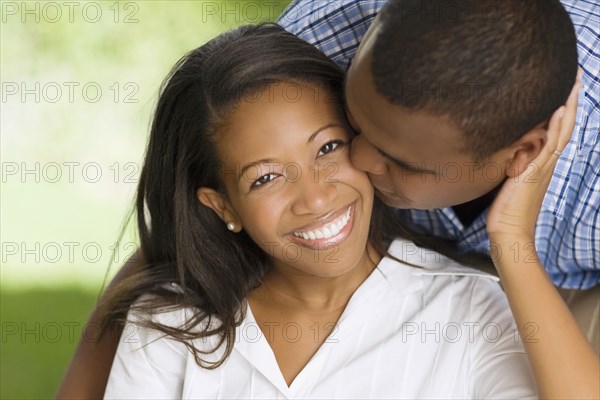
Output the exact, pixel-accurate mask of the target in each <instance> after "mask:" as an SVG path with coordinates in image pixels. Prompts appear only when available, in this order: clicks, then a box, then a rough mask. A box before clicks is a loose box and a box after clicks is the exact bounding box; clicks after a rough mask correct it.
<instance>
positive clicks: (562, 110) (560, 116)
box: [558, 106, 565, 118]
mask: <svg viewBox="0 0 600 400" xmlns="http://www.w3.org/2000/svg"><path fill="white" fill-rule="evenodd" d="M563 115H565V107H564V106H562V107H561V108H559V109H558V118H562V117H563Z"/></svg>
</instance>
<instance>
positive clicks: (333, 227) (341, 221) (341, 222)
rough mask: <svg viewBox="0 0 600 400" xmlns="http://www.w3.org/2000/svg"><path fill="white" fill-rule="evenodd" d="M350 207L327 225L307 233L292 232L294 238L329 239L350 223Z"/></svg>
mask: <svg viewBox="0 0 600 400" xmlns="http://www.w3.org/2000/svg"><path fill="white" fill-rule="evenodd" d="M351 210H352V207H348V211H346V213H345V214H344V215H342V216H341V217H339V218H338V219H337V220H335V221H333V222H330V223H329V224H328V225H326V226H324V227H322V228H319V229H315V230H312V231H307V232H294V235H295V236H298V237H301V238H303V239H306V240H308V239H310V240H315V239H329V238H330V237H332V236H335V235H337V234H338V233H340V231H341V230H342V229H343V228H344V227H345V226H346V224H347V223H348V221H350V211H351Z"/></svg>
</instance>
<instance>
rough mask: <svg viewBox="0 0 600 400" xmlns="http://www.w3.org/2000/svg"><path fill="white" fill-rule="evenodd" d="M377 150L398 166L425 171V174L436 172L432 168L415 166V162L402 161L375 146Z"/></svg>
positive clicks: (415, 170)
mask: <svg viewBox="0 0 600 400" xmlns="http://www.w3.org/2000/svg"><path fill="white" fill-rule="evenodd" d="M376 149H377V151H378V152H379V154H381V155H382V156H384V157H385V158H387V159H389V160H390V161H392V162H393V163H394V164H396V165H398V166H399V167H400V168H404V169H407V170H409V171H414V172H422V173H426V174H434V175H435V174H436V173H437V171H435V170H432V169H426V168H421V167H419V166H417V165H416V164H415V163H409V162H406V161H402V160H399V159H397V158H395V157H392V156H390V155H389V154H387V153H386V152H384V151H383V150H381V149H379V148H377V147H376Z"/></svg>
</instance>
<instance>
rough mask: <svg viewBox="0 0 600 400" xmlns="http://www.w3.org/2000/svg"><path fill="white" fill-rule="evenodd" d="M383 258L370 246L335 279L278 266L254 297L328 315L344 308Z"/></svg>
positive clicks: (299, 309)
mask: <svg viewBox="0 0 600 400" xmlns="http://www.w3.org/2000/svg"><path fill="white" fill-rule="evenodd" d="M380 259H381V255H379V254H378V253H377V252H376V251H375V249H374V248H373V247H372V246H371V245H367V248H366V250H365V252H364V255H363V257H362V258H361V260H359V262H358V263H357V265H356V266H355V267H354V268H352V269H351V270H349V271H348V272H346V273H344V274H342V275H339V276H335V277H322V276H317V275H312V274H307V273H303V272H302V271H299V270H298V269H296V268H294V267H292V266H289V265H275V266H274V267H273V268H272V270H271V271H269V273H267V275H266V276H265V278H264V280H263V284H262V285H261V286H259V287H258V288H257V289H255V291H254V293H253V295H254V296H260V297H261V298H262V299H263V301H264V300H267V299H268V301H270V302H273V303H274V304H277V305H279V306H283V307H285V308H287V309H291V310H297V311H302V312H305V313H323V312H325V313H327V312H333V311H336V310H339V309H343V308H344V307H345V306H346V304H347V303H348V300H349V299H350V297H351V296H352V294H353V293H354V292H355V291H356V289H357V288H358V287H359V286H360V285H361V284H362V283H363V282H364V281H365V279H367V277H368V276H369V275H370V274H371V272H373V270H374V269H375V267H376V265H377V263H379V260H380Z"/></svg>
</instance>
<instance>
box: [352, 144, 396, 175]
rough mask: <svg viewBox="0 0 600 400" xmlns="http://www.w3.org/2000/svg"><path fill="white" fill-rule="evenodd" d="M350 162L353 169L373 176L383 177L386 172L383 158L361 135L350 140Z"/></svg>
mask: <svg viewBox="0 0 600 400" xmlns="http://www.w3.org/2000/svg"><path fill="white" fill-rule="evenodd" d="M350 160H351V161H352V165H354V167H355V168H358V169H360V170H362V171H365V172H367V173H369V174H373V175H383V174H385V173H387V172H388V165H387V162H386V160H385V157H384V156H383V155H382V154H381V153H379V151H377V149H376V148H375V147H373V145H372V144H371V143H369V141H368V140H367V139H365V137H364V136H363V135H358V136H356V137H355V138H354V139H353V140H352V148H351V151H350Z"/></svg>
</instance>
